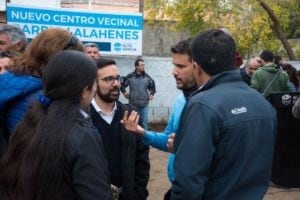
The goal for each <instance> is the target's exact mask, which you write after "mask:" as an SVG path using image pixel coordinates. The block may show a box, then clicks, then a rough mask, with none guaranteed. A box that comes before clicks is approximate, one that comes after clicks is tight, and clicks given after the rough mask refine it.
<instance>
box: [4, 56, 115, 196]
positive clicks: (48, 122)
mask: <svg viewBox="0 0 300 200" xmlns="http://www.w3.org/2000/svg"><path fill="white" fill-rule="evenodd" d="M96 76H97V67H96V64H95V62H93V61H92V60H91V59H89V58H88V57H87V56H86V55H85V54H84V53H81V52H76V51H63V52H60V53H58V54H57V55H55V56H54V57H52V58H51V59H50V61H49V63H48V64H47V66H46V68H45V72H44V76H43V85H44V86H43V92H44V95H41V96H40V97H39V99H38V101H36V102H34V103H33V105H32V107H31V108H30V109H29V110H28V112H27V113H26V115H25V117H24V118H23V120H22V121H21V122H20V123H19V124H18V126H17V127H16V129H15V130H14V132H13V135H12V140H11V144H10V146H9V147H8V151H7V153H6V154H5V155H4V157H3V159H2V161H1V163H0V199H3V200H6V199H9V200H10V199H13V200H19V199H22V200H48V199H49V200H68V199H70V200H73V199H74V200H75V199H78V200H79V199H80V200H86V199H88V200H93V199H95V200H96V199H102V200H106V199H111V198H112V197H111V190H110V184H109V183H110V180H109V172H108V166H107V161H106V157H105V154H104V149H103V144H102V140H101V136H100V135H99V133H98V132H97V130H96V129H95V128H94V127H93V125H92V124H91V122H90V121H89V120H88V118H89V115H88V114H87V109H88V107H89V104H90V102H91V100H92V98H93V96H94V94H95V91H96V82H95V80H96Z"/></svg>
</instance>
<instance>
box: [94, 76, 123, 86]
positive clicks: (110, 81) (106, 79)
mask: <svg viewBox="0 0 300 200" xmlns="http://www.w3.org/2000/svg"><path fill="white" fill-rule="evenodd" d="M99 80H101V81H104V82H105V83H107V84H110V85H111V84H113V83H114V82H115V81H117V82H121V80H122V77H121V76H116V77H113V76H107V77H104V78H99Z"/></svg>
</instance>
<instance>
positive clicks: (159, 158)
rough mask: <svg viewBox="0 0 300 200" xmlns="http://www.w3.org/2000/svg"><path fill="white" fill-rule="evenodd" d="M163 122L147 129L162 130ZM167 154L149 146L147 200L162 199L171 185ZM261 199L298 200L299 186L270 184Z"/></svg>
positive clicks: (299, 195) (299, 199)
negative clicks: (286, 186)
mask: <svg viewBox="0 0 300 200" xmlns="http://www.w3.org/2000/svg"><path fill="white" fill-rule="evenodd" d="M164 127H165V124H150V125H149V129H151V130H155V131H162V130H163V129H164ZM167 159H168V154H167V153H166V152H162V151H160V150H157V149H155V148H150V162H151V169H150V181H149V183H148V190H149V197H148V200H162V199H163V196H164V193H165V192H166V191H167V190H168V189H169V188H170V187H171V185H170V183H169V180H168V177H167ZM263 200H300V188H279V187H277V186H270V187H269V190H268V192H267V194H266V196H265V197H264V199H263Z"/></svg>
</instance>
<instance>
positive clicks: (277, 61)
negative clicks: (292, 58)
mask: <svg viewBox="0 0 300 200" xmlns="http://www.w3.org/2000/svg"><path fill="white" fill-rule="evenodd" d="M281 60H282V57H281V56H279V55H274V63H275V64H276V65H280V61H281Z"/></svg>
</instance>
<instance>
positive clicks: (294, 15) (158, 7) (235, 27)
mask: <svg viewBox="0 0 300 200" xmlns="http://www.w3.org/2000/svg"><path fill="white" fill-rule="evenodd" d="M259 1H260V0H145V11H146V16H147V19H148V20H150V22H151V20H172V21H176V22H177V23H174V25H173V26H172V27H171V28H172V29H173V30H188V31H189V33H190V34H191V36H193V35H195V34H196V33H197V32H199V31H201V30H203V29H206V28H208V27H210V28H226V29H228V30H229V32H231V34H232V35H233V37H234V38H235V40H236V43H237V46H238V50H239V51H240V52H241V53H242V54H243V55H248V56H250V55H249V54H252V55H253V54H256V53H257V52H258V51H259V50H261V49H263V48H269V49H271V50H277V51H278V50H279V49H280V48H281V43H280V41H279V40H278V39H277V35H276V34H275V32H274V29H273V28H274V27H273V22H272V20H271V19H270V18H269V16H268V15H267V13H266V12H265V10H264V9H263V8H262V7H261V6H260V4H259ZM263 1H264V2H265V3H266V4H267V5H268V6H269V7H270V8H271V9H272V10H273V12H274V14H275V15H276V17H277V18H278V19H279V22H280V25H281V27H282V29H283V31H284V33H285V34H286V35H287V36H288V37H289V38H295V37H299V35H300V26H299V24H300V9H299V7H300V1H299V0H263Z"/></svg>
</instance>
